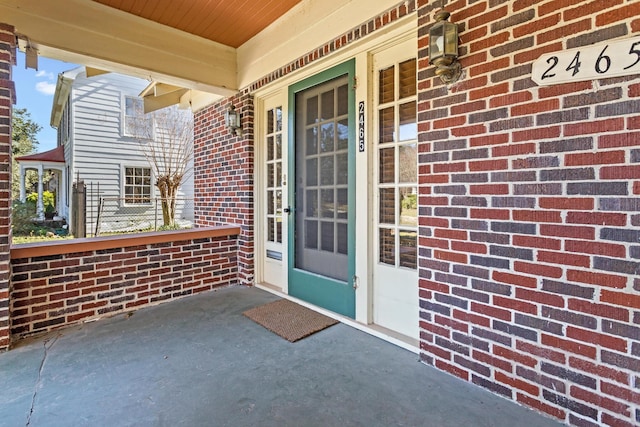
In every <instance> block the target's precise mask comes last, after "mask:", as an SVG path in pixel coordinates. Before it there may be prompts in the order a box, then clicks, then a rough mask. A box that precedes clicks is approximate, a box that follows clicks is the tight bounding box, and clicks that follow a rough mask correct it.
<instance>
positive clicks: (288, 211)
mask: <svg viewBox="0 0 640 427" xmlns="http://www.w3.org/2000/svg"><path fill="white" fill-rule="evenodd" d="M292 210H293V209H291V207H290V206H287V207H286V208H284V209H283V211H285V212H286V213H288V214H290V213H291V211H292Z"/></svg>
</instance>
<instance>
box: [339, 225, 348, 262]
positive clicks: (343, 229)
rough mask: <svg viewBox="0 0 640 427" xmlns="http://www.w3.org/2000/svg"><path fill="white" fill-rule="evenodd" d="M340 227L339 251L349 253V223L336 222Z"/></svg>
mask: <svg viewBox="0 0 640 427" xmlns="http://www.w3.org/2000/svg"><path fill="white" fill-rule="evenodd" d="M336 225H337V227H338V253H340V254H345V255H346V254H347V248H348V247H349V246H348V237H349V234H348V233H347V224H343V223H338V224H336Z"/></svg>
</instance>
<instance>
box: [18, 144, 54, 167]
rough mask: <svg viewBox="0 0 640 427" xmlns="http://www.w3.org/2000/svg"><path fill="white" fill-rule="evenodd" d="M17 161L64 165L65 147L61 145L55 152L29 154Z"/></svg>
mask: <svg viewBox="0 0 640 427" xmlns="http://www.w3.org/2000/svg"><path fill="white" fill-rule="evenodd" d="M16 160H17V161H19V162H20V161H24V160H30V161H39V162H56V163H64V162H65V161H64V147H63V146H62V145H61V146H59V147H57V148H54V149H53V150H49V151H45V152H44V153H36V154H29V155H28V156H21V157H16Z"/></svg>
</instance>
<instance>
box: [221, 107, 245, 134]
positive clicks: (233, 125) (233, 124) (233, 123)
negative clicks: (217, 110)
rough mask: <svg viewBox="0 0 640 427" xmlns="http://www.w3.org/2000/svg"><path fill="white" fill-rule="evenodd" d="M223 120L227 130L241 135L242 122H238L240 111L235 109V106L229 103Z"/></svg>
mask: <svg viewBox="0 0 640 427" xmlns="http://www.w3.org/2000/svg"><path fill="white" fill-rule="evenodd" d="M224 122H225V124H226V125H227V128H229V131H230V132H231V133H232V134H233V133H235V134H236V135H237V136H242V124H240V113H239V112H238V111H236V107H235V106H234V105H233V104H231V106H230V107H229V109H228V110H227V112H226V114H225V116H224Z"/></svg>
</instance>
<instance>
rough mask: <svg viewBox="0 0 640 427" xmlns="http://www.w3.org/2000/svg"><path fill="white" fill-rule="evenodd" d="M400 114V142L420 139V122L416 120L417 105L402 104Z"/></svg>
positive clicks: (411, 103) (412, 103)
mask: <svg viewBox="0 0 640 427" xmlns="http://www.w3.org/2000/svg"><path fill="white" fill-rule="evenodd" d="M399 114H400V129H399V130H400V139H399V140H400V141H406V140H408V139H417V138H418V122H417V118H416V114H417V113H416V103H415V102H407V103H406V104H401V105H400V108H399Z"/></svg>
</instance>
